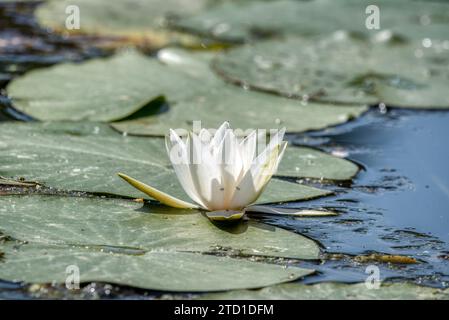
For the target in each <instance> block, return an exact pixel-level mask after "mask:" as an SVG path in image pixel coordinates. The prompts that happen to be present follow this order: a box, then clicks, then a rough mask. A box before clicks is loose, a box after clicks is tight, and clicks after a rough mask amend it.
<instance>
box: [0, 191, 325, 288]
mask: <svg viewBox="0 0 449 320" xmlns="http://www.w3.org/2000/svg"><path fill="white" fill-rule="evenodd" d="M0 203H1V209H0V217H1V221H2V226H1V227H2V232H3V233H5V234H7V235H8V236H10V237H11V238H12V239H17V240H15V241H12V240H10V241H6V242H5V243H4V244H1V245H0V248H1V250H2V251H3V252H4V253H5V255H4V258H3V261H2V264H1V268H0V278H1V279H4V280H10V281H26V282H32V283H47V282H57V283H64V282H65V281H66V278H67V273H66V268H67V267H68V266H72V265H75V266H77V267H78V268H79V271H80V280H81V281H82V282H87V281H106V282H112V283H118V284H125V285H131V286H135V287H142V288H150V289H156V290H169V291H215V290H228V289H230V288H252V287H262V286H265V285H270V284H275V283H279V282H285V281H291V280H294V279H297V278H298V277H302V276H305V275H307V274H310V273H311V272H313V270H308V269H301V268H295V267H289V268H285V266H281V265H274V264H267V263H256V262H250V261H247V260H244V259H243V258H240V259H236V258H231V257H230V256H232V255H243V256H244V255H262V256H267V257H293V258H300V259H316V258H317V257H318V253H319V249H318V247H317V245H316V244H315V243H314V242H313V241H311V240H309V239H307V238H305V237H302V236H300V235H297V234H294V233H291V232H288V231H285V230H282V229H279V228H275V227H271V226H266V225H263V224H260V223H255V222H242V223H240V224H237V225H234V226H228V227H222V228H217V227H216V226H214V225H213V224H212V223H211V222H209V220H208V219H207V218H205V217H204V216H202V214H201V213H198V212H195V211H189V210H187V211H179V210H176V211H174V210H172V209H167V208H164V207H162V208H161V207H153V206H142V204H139V203H136V202H133V201H129V200H119V199H102V198H92V197H90V198H80V197H57V196H2V197H0ZM204 253H214V254H217V253H218V254H219V255H220V256H216V255H211V254H209V255H204Z"/></svg>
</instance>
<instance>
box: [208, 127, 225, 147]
mask: <svg viewBox="0 0 449 320" xmlns="http://www.w3.org/2000/svg"><path fill="white" fill-rule="evenodd" d="M227 131H229V122H227V121H225V122H223V124H222V125H221V126H220V127H219V128H218V129H217V132H215V134H214V137H213V138H212V140H211V143H210V144H211V146H212V147H214V148H218V147H219V146H220V144H221V142H222V141H223V138H224V136H225V134H226V132H227Z"/></svg>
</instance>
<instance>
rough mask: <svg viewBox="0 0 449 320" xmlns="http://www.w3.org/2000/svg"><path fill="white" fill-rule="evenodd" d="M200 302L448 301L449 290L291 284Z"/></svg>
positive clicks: (405, 285) (215, 296)
mask: <svg viewBox="0 0 449 320" xmlns="http://www.w3.org/2000/svg"><path fill="white" fill-rule="evenodd" d="M200 298H201V299H217V300H218V299H220V300H232V299H243V300H253V299H254V300H288V299H294V300H323V299H326V300H348V299H350V300H377V299H379V300H391V299H400V300H421V299H443V300H448V299H449V290H448V289H446V290H441V289H435V288H429V287H423V286H418V285H415V284H411V283H394V284H382V286H381V287H380V288H379V289H372V288H371V289H370V288H368V287H367V285H366V284H365V283H358V284H338V283H319V284H315V285H304V284H298V283H291V284H290V283H287V284H281V285H277V286H273V287H268V288H263V289H260V290H251V291H250V290H241V291H230V292H225V293H212V294H206V295H204V296H201V297H200Z"/></svg>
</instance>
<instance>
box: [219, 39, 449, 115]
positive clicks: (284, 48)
mask: <svg viewBox="0 0 449 320" xmlns="http://www.w3.org/2000/svg"><path fill="white" fill-rule="evenodd" d="M390 40H391V39H390ZM448 62H449V48H448V49H447V50H443V51H441V50H440V49H438V48H436V47H430V48H424V47H423V45H422V44H421V42H420V43H400V44H397V43H392V42H391V41H380V42H379V41H376V40H374V39H373V41H371V42H369V41H366V40H364V39H358V38H354V37H352V36H350V35H349V34H347V33H343V32H338V33H335V34H334V35H332V36H329V37H324V38H313V39H310V38H308V39H306V38H288V39H286V40H283V41H267V42H264V43H258V44H255V45H251V46H243V47H240V48H237V49H235V50H232V51H230V52H228V53H227V54H225V55H222V56H220V57H219V58H217V60H216V61H215V63H214V66H215V69H216V70H217V72H218V74H220V75H221V76H223V77H224V78H225V79H227V80H228V81H231V82H234V83H238V84H245V85H247V86H249V87H252V88H254V89H257V90H261V91H268V92H271V93H277V94H280V95H287V96H290V97H296V98H299V99H303V98H304V97H307V98H308V99H311V100H316V101H321V102H335V103H368V104H374V103H380V102H383V103H385V104H387V105H389V106H395V107H409V108H411V107H416V108H419V107H421V108H449V97H448V96H447V95H445V94H444V89H443V88H444V87H447V86H449V68H447V65H448Z"/></svg>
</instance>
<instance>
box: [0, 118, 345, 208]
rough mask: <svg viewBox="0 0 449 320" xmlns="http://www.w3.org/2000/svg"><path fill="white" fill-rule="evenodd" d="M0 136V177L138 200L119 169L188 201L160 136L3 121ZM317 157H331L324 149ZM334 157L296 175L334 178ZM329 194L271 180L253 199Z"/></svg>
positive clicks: (342, 166) (85, 126) (270, 200)
mask: <svg viewBox="0 0 449 320" xmlns="http://www.w3.org/2000/svg"><path fill="white" fill-rule="evenodd" d="M0 135H1V136H2V138H3V140H2V141H1V142H0V175H2V176H5V177H24V178H25V179H27V180H33V181H38V182H40V183H42V184H44V185H45V186H48V187H53V188H59V189H65V190H75V191H89V192H98V193H109V194H117V195H122V196H131V197H136V198H141V197H142V196H144V194H143V193H141V192H140V191H138V190H136V189H135V188H133V187H131V186H130V185H129V184H127V183H126V182H124V181H123V180H122V179H120V178H119V177H118V176H117V173H118V172H126V173H127V174H128V175H130V176H132V177H133V178H135V179H138V180H139V181H143V182H145V183H148V184H150V185H151V186H153V187H155V188H157V189H159V190H161V191H164V192H166V193H168V194H170V195H172V196H175V197H177V198H179V199H181V200H184V201H191V200H190V199H189V198H188V197H187V196H186V195H185V194H184V191H183V190H182V188H181V186H180V184H179V182H178V180H177V178H176V175H175V174H174V172H173V170H172V168H171V164H170V163H169V160H168V156H167V154H166V150H165V146H164V141H163V139H161V138H148V137H130V136H123V135H121V134H119V133H117V132H116V131H114V130H113V129H111V128H110V127H108V126H107V125H104V124H96V123H89V122H86V123H71V122H62V123H57V122H53V123H3V124H0ZM62 141H63V143H61V142H62ZM290 148H291V149H292V150H291V151H288V152H298V153H301V155H306V153H307V152H308V149H300V148H295V147H289V148H288V149H287V150H289V149H290ZM314 155H315V156H317V155H318V154H317V153H315V154H314ZM320 156H322V157H326V158H327V157H330V158H333V157H331V156H329V155H326V154H324V153H321V154H320ZM291 159H295V157H291ZM335 160H336V161H335V164H333V165H332V166H331V167H329V168H326V169H322V170H317V169H316V168H315V165H318V164H319V163H322V161H316V162H314V163H310V164H308V165H305V166H304V167H302V170H301V171H299V172H298V175H297V177H300V176H313V175H314V174H315V173H316V172H317V171H319V172H321V173H325V174H326V173H328V174H329V175H330V176H333V175H335V172H337V171H339V170H342V171H344V170H346V169H345V168H346V166H347V164H346V162H344V160H343V161H342V160H341V159H337V158H335ZM324 162H325V163H328V164H331V162H328V161H324ZM308 168H310V172H309V169H308ZM329 194H331V192H329V191H327V190H320V189H317V188H313V187H309V186H304V185H300V184H297V183H291V182H287V181H281V180H278V179H273V180H272V181H271V182H270V183H269V185H268V187H267V189H266V190H265V191H264V193H263V195H262V196H261V198H260V199H259V201H258V203H273V202H285V201H293V200H306V199H311V198H315V197H319V196H325V195H329Z"/></svg>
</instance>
